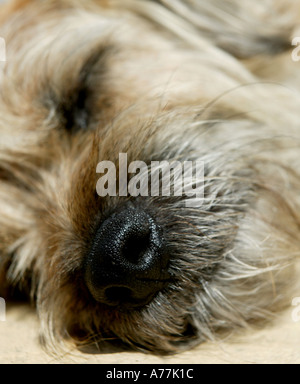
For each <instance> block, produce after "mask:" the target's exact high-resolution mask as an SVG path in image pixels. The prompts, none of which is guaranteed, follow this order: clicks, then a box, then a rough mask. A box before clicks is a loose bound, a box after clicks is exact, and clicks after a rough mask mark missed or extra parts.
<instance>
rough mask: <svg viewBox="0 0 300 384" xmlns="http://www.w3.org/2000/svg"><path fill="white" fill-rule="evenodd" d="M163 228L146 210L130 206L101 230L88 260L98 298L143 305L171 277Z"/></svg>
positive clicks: (90, 282) (90, 284) (90, 281)
mask: <svg viewBox="0 0 300 384" xmlns="http://www.w3.org/2000/svg"><path fill="white" fill-rule="evenodd" d="M168 263H169V257H168V256H167V253H166V252H165V251H164V240H163V235H162V231H161V228H160V227H159V226H158V225H157V224H156V223H155V221H154V220H153V219H152V218H151V217H150V216H149V215H148V214H147V213H145V212H144V211H142V210H137V209H132V208H130V209H126V210H124V211H122V212H121V213H117V214H114V215H113V216H111V217H110V218H109V219H108V220H106V221H105V222H104V223H103V224H102V226H101V227H100V229H99V230H98V232H97V234H96V237H95V239H94V243H93V246H92V248H91V251H90V253H89V255H88V257H87V259H86V264H85V281H86V284H87V287H88V289H89V291H90V293H91V294H92V296H93V297H94V299H96V300H97V301H98V302H101V303H103V304H107V305H109V306H123V307H141V306H145V305H146V304H148V303H149V302H150V301H151V300H152V299H153V298H154V296H155V295H156V294H157V293H158V292H159V291H160V290H161V289H163V288H164V287H165V286H166V284H167V283H168V279H169V278H170V276H169V274H168V272H167V268H168Z"/></svg>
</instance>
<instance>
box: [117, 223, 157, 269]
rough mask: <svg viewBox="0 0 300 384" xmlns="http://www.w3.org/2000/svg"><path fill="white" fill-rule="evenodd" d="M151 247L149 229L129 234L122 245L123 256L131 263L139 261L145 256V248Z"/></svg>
mask: <svg viewBox="0 0 300 384" xmlns="http://www.w3.org/2000/svg"><path fill="white" fill-rule="evenodd" d="M150 247H151V241H150V230H148V229H147V230H146V231H144V232H143V233H140V234H139V235H138V236H135V235H134V234H133V235H132V236H130V237H129V238H128V239H127V241H126V242H125V245H124V247H123V256H124V258H125V260H127V261H129V262H130V263H132V264H137V263H139V262H140V261H141V260H142V259H143V257H144V256H145V254H146V252H147V250H148V249H149V248H150Z"/></svg>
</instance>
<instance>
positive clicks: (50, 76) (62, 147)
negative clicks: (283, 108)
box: [0, 0, 299, 352]
mask: <svg viewBox="0 0 300 384" xmlns="http://www.w3.org/2000/svg"><path fill="white" fill-rule="evenodd" d="M82 3H85V4H84V5H83V4H81V2H76V1H60V2H58V1H48V2H47V4H41V3H39V2H38V1H33V0H32V1H17V2H13V3H11V4H9V5H7V6H5V7H4V8H3V13H2V16H1V18H0V22H1V27H0V35H1V36H3V37H4V38H5V40H6V48H7V62H6V64H5V65H4V64H3V65H2V64H0V65H2V66H1V77H0V86H1V94H0V98H1V103H0V111H1V113H0V115H1V117H0V135H1V143H0V178H1V185H0V214H1V218H0V226H1V232H0V267H1V268H0V274H1V277H2V281H3V283H2V287H0V288H1V289H2V291H1V289H0V292H3V294H4V291H6V290H7V288H10V287H18V289H21V290H22V291H25V292H28V293H29V294H30V295H31V296H32V298H33V299H34V300H36V302H37V308H38V311H39V316H40V318H41V324H42V330H43V335H44V336H45V337H46V338H47V341H48V342H50V341H51V340H53V339H55V340H57V339H62V338H66V337H68V336H71V337H74V338H76V339H77V340H82V341H83V342H84V343H85V342H99V341H100V340H103V339H115V338H119V339H121V340H123V341H124V342H126V343H128V344H130V345H131V346H134V347H136V348H140V349H148V350H151V351H155V352H174V351H178V350H179V349H180V348H181V346H186V345H191V344H193V343H198V342H199V341H202V340H205V339H207V338H212V337H213V335H214V334H215V331H222V330H228V329H231V328H232V327H239V326H245V324H246V323H247V321H249V320H254V319H264V318H266V317H267V312H268V311H271V310H273V309H274V308H279V307H280V306H281V305H282V303H286V301H285V300H286V297H287V296H288V290H287V289H286V287H284V284H285V281H286V279H287V278H290V276H291V275H290V270H288V269H287V268H285V267H286V266H287V264H289V262H290V258H291V257H292V255H295V253H297V252H298V247H299V243H298V241H297V240H295V233H297V228H298V216H297V214H296V213H295V212H294V206H293V204H296V202H294V201H293V196H294V193H293V191H294V189H293V188H294V187H295V185H298V184H297V183H298V180H297V177H296V176H295V174H290V173H289V172H288V170H287V169H286V166H285V163H284V162H283V164H278V163H279V162H277V164H276V165H274V160H275V159H276V157H277V156H278V153H280V154H282V158H285V156H286V151H287V148H290V147H289V144H288V143H287V141H288V139H287V138H285V139H284V140H276V139H274V135H276V134H277V133H278V132H279V129H280V128H279V123H277V122H276V123H275V124H273V123H274V121H276V117H275V118H274V120H273V117H272V118H270V117H268V116H265V115H264V114H263V116H264V117H262V116H260V115H259V113H258V112H257V109H256V108H257V107H258V106H259V105H260V101H259V99H260V95H268V96H270V95H271V94H272V92H274V91H273V90H272V91H270V92H269V90H267V91H262V90H261V89H256V88H255V87H253V88H255V89H251V91H250V92H249V91H248V90H245V88H243V87H240V86H241V85H243V84H245V83H247V82H248V83H249V82H251V81H253V82H254V76H253V75H252V74H250V72H248V70H246V68H245V67H244V66H243V65H242V64H240V63H239V62H238V61H237V59H235V58H234V57H233V56H231V55H229V54H228V53H227V52H223V51H222V50H219V49H217V48H214V47H212V46H211V45H210V44H209V43H208V42H207V41H206V40H205V39H202V38H201V36H197V38H196V37H195V39H196V40H197V42H195V44H194V46H193V45H192V44H191V43H190V42H189V44H188V43H187V42H186V41H184V40H182V39H181V38H179V37H177V38H176V37H175V35H173V33H172V31H171V29H168V28H166V29H164V27H163V25H159V23H158V20H159V19H160V18H159V17H157V19H158V20H156V19H155V17H154V16H153V19H155V20H151V17H150V16H151V15H154V14H156V15H157V13H156V12H162V15H161V18H163V17H167V16H169V17H170V20H167V19H166V23H167V24H168V23H171V24H172V23H173V22H175V21H176V20H177V21H178V23H179V25H177V28H178V31H179V32H180V33H182V35H183V36H185V33H184V31H185V24H184V25H182V26H181V25H180V22H179V20H181V19H179V18H178V19H177V18H176V16H175V15H173V14H172V13H171V12H170V13H168V11H167V10H166V9H164V8H162V7H160V6H159V5H158V4H154V3H152V2H149V3H148V2H145V3H143V2H123V3H124V4H125V3H126V7H125V6H124V7H122V5H121V4H119V5H118V6H114V7H113V6H111V5H110V4H109V2H106V1H104V0H103V1H102V2H101V1H98V2H93V1H88V2H82ZM121 3H122V2H121ZM142 3H143V4H142ZM134 6H135V7H134ZM153 7H154V8H153ZM172 18H174V20H173V19H172ZM182 23H183V21H182ZM186 33H187V34H190V36H192V32H186ZM232 89H236V90H237V92H232V93H230V95H229V96H228V95H227V96H226V94H225V97H222V98H219V96H220V95H221V94H224V93H226V92H227V91H229V90H232ZM264 92H265V93H264ZM249 94H250V95H249ZM267 102H268V101H266V103H267ZM266 109H267V108H266ZM248 111H251V112H253V114H252V115H251V114H250V113H249V114H248V115H245V112H248ZM270 122H271V123H272V124H270ZM291 132H293V131H291ZM270 137H272V140H268V139H269V138H270ZM266 141H267V143H268V145H266ZM284 141H286V143H284ZM263 151H264V152H263ZM276 151H277V152H276ZM275 152H276V153H275ZM120 154H126V155H127V160H128V164H129V163H131V162H133V161H137V160H139V161H143V162H144V163H146V164H147V166H149V169H150V165H151V162H153V161H167V162H173V161H179V162H184V161H195V160H200V161H202V162H203V163H204V180H201V182H203V183H204V184H203V190H204V199H201V202H200V200H199V202H198V204H197V205H196V206H189V204H187V202H188V200H189V198H190V197H188V196H173V197H172V196H167V197H161V196H151V195H150V194H149V196H138V197H133V196H130V195H129V194H125V195H124V196H119V195H120V194H119V195H118V196H115V197H111V196H106V197H100V196H99V194H98V193H97V192H96V185H97V181H98V179H99V177H100V176H99V174H97V173H96V170H97V165H98V164H99V162H102V161H110V162H112V163H114V164H116V177H117V180H116V181H117V182H118V181H119V179H120V169H121V168H122V164H118V160H119V156H120ZM286 158H288V156H286ZM279 168H280V169H282V170H283V169H284V171H282V172H277V170H278V169H279ZM274 172H276V176H274ZM283 173H284V176H283ZM271 175H272V178H271V177H270V176H271ZM273 176H274V177H273ZM149 178H150V176H149ZM286 178H288V180H289V182H287V181H286ZM129 179H130V177H129ZM271 179H272V186H271V181H270V180H271ZM191 180H192V181H190V182H191V183H193V178H192V179H191ZM282 180H285V185H287V184H289V188H288V189H289V192H287V194H288V195H289V196H288V197H287V196H286V198H285V196H282V194H281V193H279V190H280V188H281V187H282V183H281V181H282ZM198 181H199V182H200V180H198ZM278 183H281V184H280V188H279V189H278V188H277V184H278ZM274 185H276V187H274ZM295 188H296V187H295ZM280 192H281V191H280ZM287 199H288V200H289V204H288V203H287V202H286V200H287ZM291 201H292V203H291ZM292 211H293V213H291V212H292ZM279 218H280V220H279ZM287 226H288V230H287ZM275 277H276V282H274V281H275ZM275 285H276V288H275ZM283 287H284V288H283ZM276 290H277V291H276ZM279 292H280V294H278V293H279Z"/></svg>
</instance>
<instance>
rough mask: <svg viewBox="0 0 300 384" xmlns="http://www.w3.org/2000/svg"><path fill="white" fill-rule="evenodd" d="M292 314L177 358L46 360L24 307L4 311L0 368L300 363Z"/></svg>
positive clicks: (298, 327)
mask: <svg viewBox="0 0 300 384" xmlns="http://www.w3.org/2000/svg"><path fill="white" fill-rule="evenodd" d="M291 312H292V310H291V311H290V312H289V313H287V314H285V315H284V316H283V317H282V318H281V319H280V320H279V321H277V323H276V324H275V325H274V326H272V327H269V328H268V329H265V330H263V331H259V332H255V333H254V334H248V335H244V336H243V338H242V339H239V340H235V341H234V342H232V341H231V343H223V344H221V345H214V344H207V345H202V346H201V347H199V348H197V349H196V350H193V351H189V352H186V353H183V354H180V355H177V356H175V357H174V356H173V357H168V358H160V357H156V356H149V355H143V354H139V353H127V352H126V353H125V352H124V353H114V354H102V355H87V354H80V353H76V354H74V355H72V356H69V355H68V356H64V357H61V358H59V359H56V358H53V357H51V356H48V355H47V354H46V353H45V352H44V351H43V350H42V348H41V347H40V345H39V343H38V322H37V319H36V316H35V314H34V312H33V311H32V310H31V309H29V308H28V307H27V306H25V305H21V306H17V307H14V308H12V309H10V310H9V311H8V314H7V319H6V322H0V364H1V363H9V364H12V363H13V364H15V363H20V364H28V363H49V364H53V363H84V364H93V363H100V364H107V363H110V364H121V363H123V364H128V363H145V364H152V363H167V364H173V363H174V364H175V363H176V364H181V363H182V364H191V363H197V364H198V363H199V364H200V363H205V364H207V363H225V364H227V363H249V364H255V363H297V364H299V363H300V323H294V322H293V321H292V318H291Z"/></svg>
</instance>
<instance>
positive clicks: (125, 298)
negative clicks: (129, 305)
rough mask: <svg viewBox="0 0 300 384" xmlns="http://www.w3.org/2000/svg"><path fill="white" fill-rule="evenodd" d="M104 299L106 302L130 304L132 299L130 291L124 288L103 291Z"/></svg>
mask: <svg viewBox="0 0 300 384" xmlns="http://www.w3.org/2000/svg"><path fill="white" fill-rule="evenodd" d="M105 298H106V299H107V302H111V303H112V304H113V303H120V302H130V300H131V299H132V291H131V290H130V289H129V288H126V287H111V288H107V289H106V290H105Z"/></svg>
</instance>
